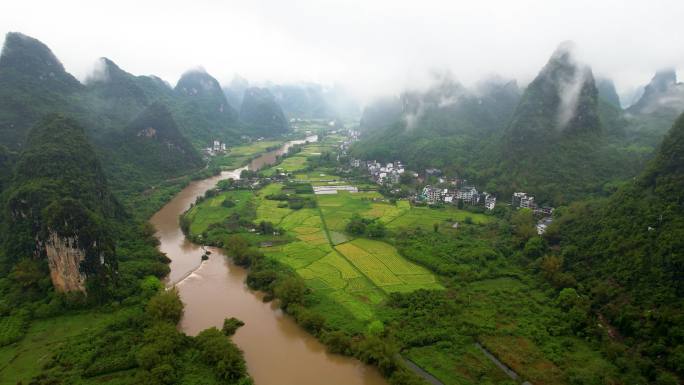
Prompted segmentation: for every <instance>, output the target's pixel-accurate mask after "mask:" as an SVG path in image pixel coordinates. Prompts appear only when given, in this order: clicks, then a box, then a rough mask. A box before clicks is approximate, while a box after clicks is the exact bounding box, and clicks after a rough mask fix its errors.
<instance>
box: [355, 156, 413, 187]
mask: <svg viewBox="0 0 684 385" xmlns="http://www.w3.org/2000/svg"><path fill="white" fill-rule="evenodd" d="M350 165H351V166H352V167H354V168H365V169H367V170H368V174H369V175H370V177H371V179H372V180H373V181H374V182H375V183H377V184H386V183H389V184H397V183H399V178H400V177H401V174H403V173H405V172H406V169H405V168H404V165H403V164H401V162H400V161H396V162H389V163H380V162H377V161H375V160H371V161H362V160H359V159H352V160H351V161H350Z"/></svg>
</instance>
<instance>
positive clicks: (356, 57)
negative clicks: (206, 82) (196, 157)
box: [0, 0, 684, 99]
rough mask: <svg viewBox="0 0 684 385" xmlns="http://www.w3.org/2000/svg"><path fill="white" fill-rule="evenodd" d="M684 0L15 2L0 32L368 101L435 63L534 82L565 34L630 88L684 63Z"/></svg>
mask: <svg viewBox="0 0 684 385" xmlns="http://www.w3.org/2000/svg"><path fill="white" fill-rule="evenodd" d="M683 18H684V1H682V0H661V1H659V0H644V1H630V0H571V1H570V0H568V1H561V0H558V1H556V0H538V1H537V0H502V1H456V0H451V1H432V0H420V1H418V0H414V1H399V0H358V1H357V0H352V1H341V0H340V1H332V0H268V1H267V0H263V1H258V0H253V1H218V0H193V1H183V2H181V1H168V0H167V1H150V0H136V1H129V0H117V1H106V2H104V1H97V0H90V1H68V0H61V1H48V0H46V1H34V0H3V1H2V3H1V4H0V32H1V33H3V34H4V33H6V32H8V31H19V32H23V33H25V34H27V35H30V36H33V37H35V38H37V39H39V40H41V41H43V42H44V43H45V44H47V45H48V46H49V47H50V48H51V49H52V50H53V51H54V52H55V54H56V55H57V56H58V57H59V58H60V59H61V61H62V62H63V63H64V65H65V67H66V68H67V70H68V71H69V72H71V73H72V74H74V75H75V76H76V77H78V78H79V79H81V80H83V79H85V78H86V77H87V75H88V74H89V73H90V72H92V70H93V68H94V64H95V62H96V60H97V58H99V57H101V56H106V57H108V58H110V59H112V60H114V61H115V62H116V63H117V64H119V66H121V67H122V68H123V69H125V70H127V71H129V72H132V73H134V74H136V75H146V74H155V75H158V76H160V77H162V78H164V79H165V80H167V81H169V82H170V83H171V84H175V82H176V81H177V79H178V78H179V77H180V75H181V74H182V73H183V72H184V71H185V70H187V69H189V68H194V67H198V66H201V67H204V68H205V69H206V70H207V71H208V72H209V73H211V74H212V75H214V76H215V77H216V78H217V79H218V80H219V81H221V82H223V83H227V82H229V81H230V79H231V78H232V77H233V74H235V73H238V74H240V75H242V76H244V77H245V78H247V79H249V80H250V81H253V82H263V81H267V80H271V81H274V82H292V81H299V80H302V81H314V82H322V83H325V84H333V83H339V84H342V85H344V86H347V87H348V88H350V89H351V90H352V91H353V92H354V93H355V94H357V95H359V96H360V97H362V98H364V99H368V98H370V97H373V96H376V95H379V94H385V93H396V92H399V91H400V90H401V89H402V88H404V87H407V86H408V87H411V86H417V85H420V84H423V82H424V79H425V75H426V74H427V73H428V72H429V71H430V70H431V69H439V70H444V69H448V70H450V71H451V72H452V73H453V74H454V76H455V77H456V78H457V79H458V80H459V81H461V82H463V83H465V84H472V83H473V82H475V81H476V80H478V79H479V78H482V77H485V76H488V75H491V74H498V75H501V76H504V77H511V78H516V79H518V81H519V82H520V84H521V85H525V84H526V83H527V82H529V81H530V80H531V79H532V78H533V77H534V75H535V74H536V73H537V71H538V70H539V69H540V67H541V66H542V65H544V63H545V62H546V61H547V59H548V57H549V56H550V54H551V53H552V52H553V50H554V49H555V47H556V46H557V45H558V44H559V43H560V42H561V41H564V40H572V41H574V42H575V43H576V44H577V47H578V50H579V53H580V55H581V57H582V59H583V60H584V61H585V62H587V63H588V64H590V65H591V66H592V67H593V69H594V72H595V73H597V74H600V75H605V76H609V77H611V78H613V79H614V80H615V82H616V84H617V86H618V88H619V91H620V92H621V93H627V92H629V91H630V89H632V88H634V87H636V86H638V85H640V84H643V83H646V82H648V80H649V79H650V78H651V76H652V74H653V72H654V71H655V70H657V69H659V68H663V67H668V66H669V67H675V68H677V69H678V71H679V73H680V74H684V22H683Z"/></svg>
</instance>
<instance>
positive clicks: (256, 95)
mask: <svg viewBox="0 0 684 385" xmlns="http://www.w3.org/2000/svg"><path fill="white" fill-rule="evenodd" d="M240 120H241V121H242V123H243V124H244V125H245V132H247V133H249V134H253V135H262V136H275V135H278V134H283V133H286V132H287V131H289V129H290V126H289V124H288V122H287V119H286V118H285V114H284V113H283V110H282V109H281V108H280V106H279V105H278V103H276V101H275V98H274V97H273V94H271V92H270V91H269V90H268V89H266V88H258V87H250V88H248V89H246V90H245V93H244V97H243V100H242V107H241V108H240Z"/></svg>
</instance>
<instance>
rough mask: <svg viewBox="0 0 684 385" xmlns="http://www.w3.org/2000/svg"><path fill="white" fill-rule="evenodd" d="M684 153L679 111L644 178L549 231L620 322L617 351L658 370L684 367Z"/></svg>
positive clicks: (583, 285)
mask: <svg viewBox="0 0 684 385" xmlns="http://www.w3.org/2000/svg"><path fill="white" fill-rule="evenodd" d="M683 156H684V116H680V117H679V119H678V120H677V122H676V123H675V125H674V126H673V127H672V129H671V130H670V132H669V133H668V135H667V136H666V137H665V139H664V141H663V143H662V145H661V146H660V149H659V151H658V154H657V155H656V157H655V158H654V159H653V161H651V162H650V164H649V165H648V167H647V168H646V171H645V172H643V173H642V174H641V175H640V176H639V178H637V179H636V180H635V181H633V182H630V183H628V184H627V185H625V186H623V187H622V188H621V189H619V190H618V191H617V192H616V193H614V194H613V195H611V196H610V197H609V198H607V199H604V200H598V201H589V202H582V203H577V204H575V205H572V206H570V208H569V209H567V210H563V211H562V212H561V213H559V214H558V215H557V217H558V221H557V223H556V224H554V225H553V226H554V227H552V229H550V231H549V233H548V235H547V239H548V241H549V242H550V243H551V244H552V245H560V251H561V253H560V258H561V259H560V261H561V263H562V265H561V266H560V269H562V270H563V271H567V272H569V273H571V274H572V275H573V276H574V277H575V278H576V279H577V281H578V287H579V289H580V292H581V293H582V294H583V295H584V296H587V298H588V299H589V300H590V301H591V306H592V308H593V309H594V310H595V311H596V312H597V313H598V314H601V316H602V317H605V318H604V320H605V322H606V323H607V325H605V326H606V327H608V328H615V332H614V333H612V334H611V335H609V336H607V339H608V343H609V344H610V345H611V347H612V349H624V345H627V346H630V347H632V348H633V349H634V350H633V351H632V352H630V354H632V355H634V356H635V358H637V359H640V360H642V365H644V366H645V367H647V368H648V371H647V373H650V374H651V375H653V376H656V375H657V373H658V371H657V368H659V367H665V368H667V369H669V370H672V371H675V372H677V373H679V375H682V373H684V361H683V360H682V359H683V358H684V355H682V348H683V347H684V339H682V330H681V327H682V325H683V324H684V323H683V320H684V313H682V309H683V308H684V302H682V298H683V295H684V291H683V290H684V286H682V282H683V279H684V254H682V253H683V250H684V243H682V242H683V240H684V196H683V195H682V194H683V192H684V173H683V170H684V158H683ZM611 325H612V326H611ZM639 356H641V358H639ZM663 376H664V377H663V378H666V377H667V375H666V374H663ZM662 383H667V382H665V380H663V382H662Z"/></svg>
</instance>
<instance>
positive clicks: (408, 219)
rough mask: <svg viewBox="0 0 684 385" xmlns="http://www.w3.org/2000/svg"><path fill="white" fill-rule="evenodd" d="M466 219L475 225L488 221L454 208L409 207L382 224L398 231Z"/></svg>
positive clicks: (482, 216)
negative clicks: (403, 228) (404, 228)
mask: <svg viewBox="0 0 684 385" xmlns="http://www.w3.org/2000/svg"><path fill="white" fill-rule="evenodd" d="M398 203H399V202H398ZM406 203H408V202H406ZM467 217H470V218H471V219H472V221H473V223H477V224H482V223H487V222H489V221H490V218H489V217H487V216H486V215H484V214H478V213H471V212H468V211H464V210H459V209H457V208H455V207H444V208H439V209H432V208H429V207H411V209H410V210H406V211H405V212H404V213H403V214H401V215H399V216H397V217H396V218H394V219H391V220H388V221H386V222H385V221H383V222H385V223H386V224H387V226H388V227H389V228H391V229H398V228H402V227H406V228H409V227H423V228H432V226H433V224H435V223H443V222H463V221H465V220H466V218H467Z"/></svg>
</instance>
